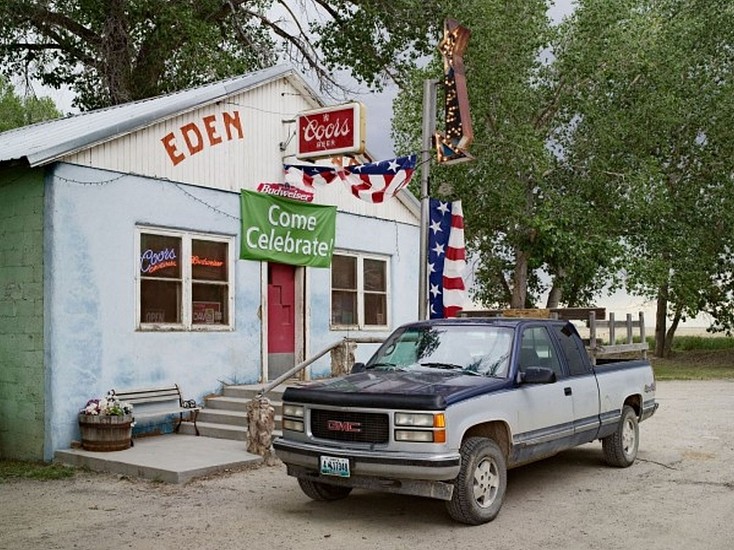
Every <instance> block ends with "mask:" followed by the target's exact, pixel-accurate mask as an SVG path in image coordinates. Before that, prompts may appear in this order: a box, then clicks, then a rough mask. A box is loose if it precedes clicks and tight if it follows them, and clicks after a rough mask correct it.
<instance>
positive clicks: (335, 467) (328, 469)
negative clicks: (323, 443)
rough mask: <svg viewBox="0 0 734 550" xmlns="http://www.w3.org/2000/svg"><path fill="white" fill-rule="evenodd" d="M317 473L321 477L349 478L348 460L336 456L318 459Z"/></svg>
mask: <svg viewBox="0 0 734 550" xmlns="http://www.w3.org/2000/svg"><path fill="white" fill-rule="evenodd" d="M319 458H320V460H319V466H320V467H319V471H320V472H321V475H325V476H337V477H349V475H350V474H349V459H348V458H339V457H336V456H322V457H319Z"/></svg>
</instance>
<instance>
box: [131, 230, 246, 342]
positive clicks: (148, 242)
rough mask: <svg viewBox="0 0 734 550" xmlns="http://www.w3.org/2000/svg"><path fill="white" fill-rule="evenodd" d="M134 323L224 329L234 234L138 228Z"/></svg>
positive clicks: (145, 326)
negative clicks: (232, 235) (135, 312)
mask: <svg viewBox="0 0 734 550" xmlns="http://www.w3.org/2000/svg"><path fill="white" fill-rule="evenodd" d="M138 243H139V254H138V258H139V269H138V295H139V300H138V311H139V315H138V326H139V328H141V329H160V328H170V329H184V330H200V329H222V328H231V327H232V326H233V323H232V315H231V311H232V301H233V296H234V294H233V292H232V282H231V281H232V265H233V261H232V256H231V254H232V238H231V237H229V238H228V237H218V236H207V235H198V234H191V233H184V232H177V231H158V230H152V229H150V230H149V229H140V231H139V239H138Z"/></svg>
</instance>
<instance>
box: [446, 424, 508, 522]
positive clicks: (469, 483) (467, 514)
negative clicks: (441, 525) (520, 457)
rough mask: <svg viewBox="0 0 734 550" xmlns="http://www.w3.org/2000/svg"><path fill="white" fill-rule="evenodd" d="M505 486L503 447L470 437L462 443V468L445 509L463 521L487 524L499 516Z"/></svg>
mask: <svg viewBox="0 0 734 550" xmlns="http://www.w3.org/2000/svg"><path fill="white" fill-rule="evenodd" d="M506 488H507V464H506V462H505V457H504V455H503V454H502V450H501V449H500V448H499V446H498V445H497V444H496V443H495V442H494V441H492V440H491V439H485V438H483V437H470V438H468V439H467V440H466V441H464V443H463V444H462V445H461V471H460V472H459V476H458V477H457V478H456V480H455V481H454V494H453V497H452V498H451V500H450V501H448V502H447V503H446V509H447V511H448V513H449V515H450V516H451V517H452V518H453V519H455V520H456V521H460V522H461V523H468V524H469V525H479V524H481V523H487V522H489V521H492V520H493V519H494V518H495V517H497V514H498V513H499V511H500V508H501V507H502V501H503V500H504V498H505V489H506Z"/></svg>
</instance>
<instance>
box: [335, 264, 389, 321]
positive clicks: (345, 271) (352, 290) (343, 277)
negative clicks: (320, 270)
mask: <svg viewBox="0 0 734 550" xmlns="http://www.w3.org/2000/svg"><path fill="white" fill-rule="evenodd" d="M387 281H388V273H387V259H385V258H378V257H374V256H362V255H358V254H357V255H348V254H334V256H333V257H332V261H331V324H332V326H334V327H359V328H365V327H386V326H387V323H388V320H387V304H388V284H387Z"/></svg>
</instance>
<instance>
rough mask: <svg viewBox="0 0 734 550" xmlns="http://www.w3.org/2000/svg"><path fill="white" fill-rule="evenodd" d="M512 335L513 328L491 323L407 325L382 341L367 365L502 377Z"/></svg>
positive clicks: (505, 370)
mask: <svg viewBox="0 0 734 550" xmlns="http://www.w3.org/2000/svg"><path fill="white" fill-rule="evenodd" d="M512 336H513V331H512V329H509V328H503V327H495V326H490V325H487V326H482V325H460V326H447V325H444V326H433V327H406V328H404V329H400V330H398V331H396V332H394V333H393V334H392V335H391V336H390V337H389V338H388V339H387V340H386V341H385V343H384V344H383V345H382V346H381V347H380V349H378V350H377V352H376V353H375V355H373V356H372V358H371V359H370V360H369V362H368V363H367V368H368V369H389V370H413V369H416V370H421V369H441V370H451V371H456V372H457V374H474V375H481V376H496V377H502V378H504V377H505V376H506V375H507V371H508V367H509V364H510V353H511V350H512Z"/></svg>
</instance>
